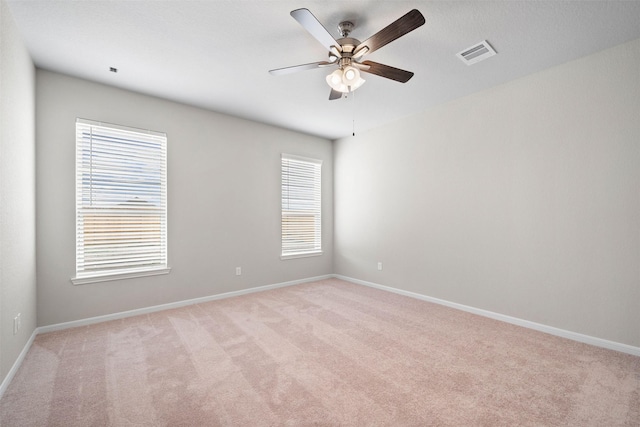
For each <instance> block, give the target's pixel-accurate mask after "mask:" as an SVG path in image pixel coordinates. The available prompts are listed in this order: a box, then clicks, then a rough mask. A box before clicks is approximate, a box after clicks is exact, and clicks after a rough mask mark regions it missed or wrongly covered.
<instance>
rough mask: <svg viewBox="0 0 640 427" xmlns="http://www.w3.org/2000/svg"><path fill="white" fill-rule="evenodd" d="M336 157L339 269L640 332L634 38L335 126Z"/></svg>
mask: <svg viewBox="0 0 640 427" xmlns="http://www.w3.org/2000/svg"><path fill="white" fill-rule="evenodd" d="M489 61H490V60H489ZM474 67H482V64H477V65H474ZM471 70H472V68H470V72H471ZM334 168H335V176H334V185H335V193H334V197H335V198H334V204H335V216H334V222H335V247H334V254H335V259H334V267H335V272H336V273H338V274H341V275H345V276H349V277H353V278H357V279H361V280H366V281H371V282H374V283H378V284H382V285H387V286H391V287H395V288H399V289H403V290H407V291H411V292H416V293H420V294H423V295H426V296H431V297H436V298H440V299H444V300H448V301H451V302H457V303H460V304H464V305H468V306H472V307H476V308H481V309H485V310H490V311H493V312H497V313H501V314H505V315H509V316H513V317H517V318H521V319H525V320H529V321H533V322H538V323H541V324H545V325H549V326H554V327H557V328H561V329H565V330H569V331H573V332H578V333H583V334H586V335H590V336H594V337H598V338H603V339H608V340H612V341H616V342H620V343H624V344H628V345H632V346H640V40H636V41H633V42H630V43H627V44H624V45H620V46H618V47H615V48H612V49H609V50H606V51H603V52H600V53H597V54H595V55H592V56H589V57H585V58H582V59H580V60H577V61H573V62H570V63H566V64H564V65H561V66H558V67H555V68H552V69H549V70H546V71H543V72H540V73H537V74H534V75H531V76H528V77H525V78H522V79H519V80H516V81H513V82H511V83H508V84H505V85H502V86H499V87H496V88H493V89H490V90H487V91H484V92H481V93H477V94H474V95H472V96H469V97H466V98H463V99H460V100H457V101H455V102H451V103H449V104H446V105H443V106H440V107H437V108H434V109H431V110H429V111H426V112H424V113H422V114H418V115H416V116H414V117H411V118H407V119H404V120H402V121H398V122H396V123H393V124H390V125H387V126H384V127H381V128H379V129H376V130H373V131H370V132H368V133H366V134H361V135H358V136H356V137H354V138H346V139H343V140H339V141H337V142H336V144H335V147H334ZM377 261H382V262H383V263H384V264H383V267H384V269H383V270H382V271H377V269H376V262H377Z"/></svg>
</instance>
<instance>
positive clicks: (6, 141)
mask: <svg viewBox="0 0 640 427" xmlns="http://www.w3.org/2000/svg"><path fill="white" fill-rule="evenodd" d="M34 130H35V69H34V66H33V63H32V62H31V59H30V57H29V54H28V53H27V51H26V48H25V46H24V44H23V42H22V40H21V38H20V36H19V34H18V30H17V28H16V26H15V23H14V22H13V18H12V17H11V12H10V10H9V8H8V6H7V4H6V3H5V2H4V0H0V382H2V381H3V380H4V379H5V377H6V376H7V373H8V372H9V371H10V369H11V367H12V366H13V364H14V363H15V361H16V359H17V358H18V355H19V354H20V352H21V351H22V349H23V348H24V346H25V344H26V343H27V341H28V340H29V337H30V336H31V334H32V333H33V331H34V330H35V328H36V258H35V256H36V247H35V245H36V242H35V133H34ZM18 313H20V314H21V318H22V328H21V329H20V331H19V332H18V334H16V335H14V334H13V318H14V317H15V316H16V315H17V314H18Z"/></svg>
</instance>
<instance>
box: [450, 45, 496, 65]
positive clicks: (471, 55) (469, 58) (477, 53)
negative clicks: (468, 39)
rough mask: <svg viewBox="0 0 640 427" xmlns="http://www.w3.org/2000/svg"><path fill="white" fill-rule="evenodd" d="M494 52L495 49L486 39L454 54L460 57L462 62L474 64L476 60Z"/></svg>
mask: <svg viewBox="0 0 640 427" xmlns="http://www.w3.org/2000/svg"><path fill="white" fill-rule="evenodd" d="M495 54H496V51H495V50H493V48H492V47H491V45H490V44H489V42H488V41H486V40H483V41H481V42H480V43H478V44H476V45H474V46H471V47H469V48H466V49H465V50H463V51H462V52H460V53H458V54H457V55H456V56H457V57H458V58H460V60H461V61H462V62H464V63H465V64H467V65H471V64H475V63H476V62H480V61H483V60H485V59H487V58H489V57H490V56H493V55H495Z"/></svg>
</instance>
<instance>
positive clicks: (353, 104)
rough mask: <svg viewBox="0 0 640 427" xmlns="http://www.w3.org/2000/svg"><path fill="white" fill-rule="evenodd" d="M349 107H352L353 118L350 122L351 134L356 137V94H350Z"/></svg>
mask: <svg viewBox="0 0 640 427" xmlns="http://www.w3.org/2000/svg"><path fill="white" fill-rule="evenodd" d="M351 99H352V101H351V105H352V106H353V109H352V111H353V118H352V120H351V134H352V135H353V136H356V94H355V92H351Z"/></svg>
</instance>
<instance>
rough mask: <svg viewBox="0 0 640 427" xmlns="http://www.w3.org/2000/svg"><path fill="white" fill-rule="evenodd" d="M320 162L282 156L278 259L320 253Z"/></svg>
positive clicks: (287, 155) (286, 155)
mask: <svg viewBox="0 0 640 427" xmlns="http://www.w3.org/2000/svg"><path fill="white" fill-rule="evenodd" d="M321 170H322V161H321V160H314V159H307V158H304V157H298V156H293V155H289V154H282V257H283V258H289V257H297V256H308V255H316V254H321V253H322V238H321V237H322V228H321V223H322V221H321V191H320V189H321V188H320V183H321Z"/></svg>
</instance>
